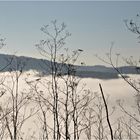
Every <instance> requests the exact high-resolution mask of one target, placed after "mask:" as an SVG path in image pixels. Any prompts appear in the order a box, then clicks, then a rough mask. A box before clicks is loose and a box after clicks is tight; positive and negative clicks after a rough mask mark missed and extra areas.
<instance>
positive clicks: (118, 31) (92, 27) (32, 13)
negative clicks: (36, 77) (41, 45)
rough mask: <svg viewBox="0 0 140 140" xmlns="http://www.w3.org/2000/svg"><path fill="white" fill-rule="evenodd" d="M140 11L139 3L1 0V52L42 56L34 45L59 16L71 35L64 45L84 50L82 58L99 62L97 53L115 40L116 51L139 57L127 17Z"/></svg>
mask: <svg viewBox="0 0 140 140" xmlns="http://www.w3.org/2000/svg"><path fill="white" fill-rule="evenodd" d="M139 13H140V2H138V1H137V2H131V1H129V2H122V1H118V2H106V1H104V2H99V1H98V2H95V1H91V2H86V1H85V2H84V1H83V2H78V1H77V2H74V1H73V2H72V1H71V2H66V1H63V2H60V1H57V2H45V1H44V2H39V1H36V2H33V1H31V2H28V1H24V2H0V34H1V35H2V36H4V37H6V44H7V45H6V47H5V48H3V49H2V50H1V53H3V52H4V53H8V54H13V53H14V52H17V54H18V55H25V56H32V57H41V56H40V55H39V53H38V52H37V50H36V48H35V44H36V43H38V42H39V40H41V39H44V37H45V36H44V34H43V33H42V32H41V31H40V28H41V27H42V26H43V25H47V24H49V23H50V21H51V20H54V19H57V20H58V23H61V22H65V23H66V24H67V29H68V30H69V32H70V33H72V36H71V37H70V38H69V39H68V40H67V44H66V46H65V47H68V48H70V49H71V50H74V49H78V48H81V49H83V50H84V53H83V56H82V57H81V59H82V61H85V63H86V64H87V65H95V64H97V63H99V62H100V61H98V60H97V59H96V58H95V57H94V54H99V55H103V54H105V53H107V52H108V51H109V49H110V46H111V42H112V41H113V42H114V43H115V45H114V53H118V52H119V53H121V54H122V55H123V56H124V57H127V56H130V55H133V56H134V55H135V56H137V57H139V53H140V44H139V43H138V39H137V35H135V34H133V33H131V32H130V31H128V30H127V28H126V26H125V24H124V21H123V20H125V19H131V18H135V17H136V15H137V14H139Z"/></svg>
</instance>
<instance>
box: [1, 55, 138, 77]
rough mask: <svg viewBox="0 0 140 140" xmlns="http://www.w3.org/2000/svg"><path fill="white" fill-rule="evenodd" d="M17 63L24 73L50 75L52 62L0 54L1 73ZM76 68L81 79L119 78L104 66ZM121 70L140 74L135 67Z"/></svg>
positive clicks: (12, 68)
mask: <svg viewBox="0 0 140 140" xmlns="http://www.w3.org/2000/svg"><path fill="white" fill-rule="evenodd" d="M13 58H14V59H13ZM15 58H16V59H15ZM11 60H12V61H11ZM10 62H11V64H10V65H8V66H7V64H9V63H10ZM16 63H18V64H20V65H19V69H20V67H23V71H29V70H35V71H38V72H40V73H43V74H45V75H47V74H49V65H50V61H48V60H44V59H37V58H32V57H24V56H13V55H7V54H0V70H1V71H10V70H14V69H15V67H16ZM58 65H59V64H58ZM5 66H7V67H5ZM76 67H77V76H79V77H85V78H86V77H91V78H99V79H114V78H118V77H119V76H118V73H117V72H116V71H115V70H114V69H113V68H112V67H106V66H103V65H95V66H76ZM3 68H4V69H3ZM119 70H120V71H121V72H122V73H123V74H140V70H139V73H138V71H137V70H136V68H135V67H134V66H123V67H119Z"/></svg>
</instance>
